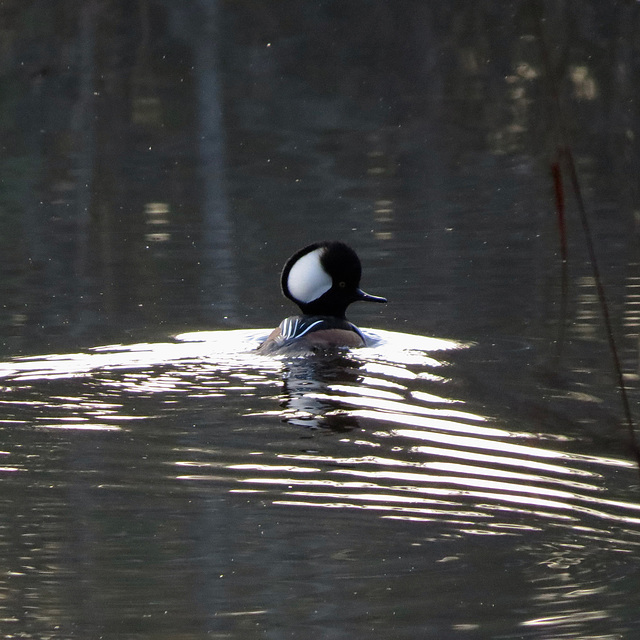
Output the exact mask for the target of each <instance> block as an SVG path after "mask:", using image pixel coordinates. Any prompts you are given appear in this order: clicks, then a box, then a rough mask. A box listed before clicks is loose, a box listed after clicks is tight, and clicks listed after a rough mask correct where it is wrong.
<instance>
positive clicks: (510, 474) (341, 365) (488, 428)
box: [0, 330, 640, 631]
mask: <svg viewBox="0 0 640 640" xmlns="http://www.w3.org/2000/svg"><path fill="white" fill-rule="evenodd" d="M266 333H267V332H266V330H264V331H263V330H255V331H224V332H201V333H190V334H183V335H181V336H177V337H176V338H175V339H174V340H172V341H167V342H164V343H155V344H146V343H145V344H133V345H110V346H104V347H97V348H94V349H90V350H88V351H86V352H83V353H75V354H49V355H44V356H38V357H31V358H15V359H13V360H11V361H8V362H4V363H1V364H0V386H1V387H2V391H3V393H2V397H1V399H0V409H1V410H2V420H1V421H0V430H2V431H3V433H4V435H5V437H4V440H3V442H4V443H5V444H4V445H3V451H2V452H0V456H1V457H0V477H1V478H3V479H4V481H5V482H9V483H12V484H13V485H14V486H15V488H16V491H34V490H49V489H48V488H51V487H69V488H71V487H74V491H78V490H80V491H81V492H82V491H84V489H81V487H84V486H86V487H90V488H91V490H93V491H100V492H106V493H107V494H109V493H112V492H115V493H119V492H123V491H125V492H132V491H133V492H139V493H141V494H143V495H144V496H147V495H149V496H152V495H157V494H160V495H163V496H166V498H165V499H175V496H180V495H185V496H187V497H188V499H189V501H191V499H192V498H193V497H195V496H198V497H201V496H203V497H207V498H211V497H213V496H221V495H227V496H229V497H232V496H237V497H242V498H243V499H246V500H247V501H248V502H249V503H250V504H255V505H262V506H267V507H270V508H271V509H273V510H281V509H285V510H287V511H290V512H292V513H300V514H301V517H302V518H303V519H304V518H306V517H307V516H305V515H304V514H308V513H310V512H311V513H314V514H315V513H322V512H325V513H327V514H328V513H330V514H332V515H335V514H352V517H357V518H358V520H359V521H363V522H366V521H367V520H369V521H376V520H377V521H378V522H385V523H388V524H391V525H392V524H393V523H396V526H400V525H402V526H411V527H416V532H423V533H422V535H424V534H426V533H427V532H428V536H429V538H430V539H431V540H436V539H441V540H450V539H452V538H456V537H462V538H472V537H473V538H477V537H478V536H485V537H487V539H489V538H491V539H495V538H496V537H500V538H506V539H511V540H514V541H515V542H517V543H518V544H519V545H522V546H524V547H526V546H528V545H531V544H532V543H531V539H532V536H542V537H543V539H546V538H548V537H549V536H552V535H553V532H558V534H559V537H557V540H561V541H562V542H557V543H556V544H555V545H554V547H553V549H554V550H553V553H552V554H551V559H550V560H549V562H554V563H562V562H566V561H568V560H567V558H574V557H576V556H578V557H579V556H580V553H584V551H583V550H585V549H589V548H591V546H592V545H596V546H597V548H603V549H607V550H610V551H613V552H618V553H620V552H622V553H633V554H635V553H637V552H638V547H639V545H640V526H638V525H640V503H639V502H638V500H637V499H636V497H635V494H634V492H633V490H628V491H621V490H620V487H621V486H625V485H626V486H628V487H632V486H634V485H635V484H636V479H637V476H636V473H637V472H636V470H635V469H634V466H633V464H632V463H631V462H629V461H628V460H625V459H621V458H618V457H616V456H614V455H606V452H602V455H600V454H593V453H592V451H588V452H585V451H584V448H583V447H580V446H579V445H580V443H579V442H576V441H575V440H574V439H572V438H571V437H568V436H565V435H564V434H563V433H561V432H559V433H546V432H543V431H540V430H539V429H537V425H536V424H535V422H533V421H532V422H531V423H529V424H523V425H522V426H521V427H519V428H514V426H513V425H512V424H511V423H510V422H508V421H505V420H504V419H502V420H498V419H495V418H492V417H491V416H490V415H489V413H490V410H489V411H487V410H486V408H485V409H483V408H479V406H478V405H477V404H474V403H471V402H469V401H467V399H465V398H464V397H463V394H460V393H459V391H456V389H458V390H459V389H460V387H461V385H460V384H454V383H458V382H459V380H457V379H456V377H457V376H459V375H460V373H459V371H458V370H457V368H456V357H457V355H458V354H463V353H465V350H467V351H469V350H473V349H474V347H473V346H472V345H463V344H460V343H456V342H454V341H447V340H438V339H431V338H424V337H420V336H411V335H405V334H400V333H392V332H383V331H376V332H373V331H369V330H367V335H368V337H369V338H370V339H371V340H372V341H375V343H376V346H375V347H372V348H367V349H360V350H354V351H350V352H348V351H347V352H336V353H330V354H317V355H309V356H304V357H296V358H290V357H289V358H286V357H266V356H261V355H258V354H256V353H255V350H254V349H255V346H256V345H257V344H259V343H260V341H261V340H262V339H263V337H264V336H265V335H266ZM514 424H519V423H516V422H514ZM21 483H22V484H21ZM9 486H12V485H11V484H10V485H9ZM20 487H22V489H20ZM616 487H617V488H616ZM310 510H311V511H310ZM50 517H52V516H50ZM0 542H1V534H0ZM565 552H566V553H568V556H567V555H564V554H565ZM588 586H590V587H592V588H593V589H596V590H597V589H599V588H602V583H601V582H599V581H598V580H594V581H593V582H592V583H591V584H590V585H588ZM545 588H546V587H545ZM549 588H551V589H554V590H556V592H557V593H556V595H557V596H558V597H557V602H560V603H564V604H558V605H557V606H556V608H555V609H553V615H551V614H550V613H549V608H548V607H542V608H541V609H540V611H541V612H543V614H544V615H540V616H539V617H535V616H533V615H531V616H529V617H528V618H526V619H524V620H523V621H522V624H523V625H524V626H523V628H524V629H537V628H540V627H541V628H545V629H546V628H548V627H550V628H552V629H556V630H560V631H562V630H564V629H566V628H570V629H572V630H573V629H574V626H575V624H574V623H575V621H574V619H573V618H572V616H573V615H574V613H573V611H574V608H575V607H576V599H578V596H575V597H574V596H571V597H569V596H567V595H566V594H567V592H568V591H571V592H577V591H578V590H579V589H583V588H586V587H585V583H584V582H580V583H578V584H576V585H575V586H574V587H573V588H572V589H568V587H567V584H566V583H562V584H559V583H557V582H554V583H553V584H551V585H550V587H549ZM540 598H541V600H540V603H541V605H542V604H543V603H545V602H546V600H545V599H544V594H543V593H542V592H541V593H540ZM581 598H582V600H584V604H580V606H579V607H578V608H577V609H575V610H579V611H582V612H586V613H588V610H589V604H588V603H589V602H590V600H589V598H587V597H586V596H581ZM556 614H557V615H556Z"/></svg>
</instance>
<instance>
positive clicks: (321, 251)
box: [257, 241, 387, 354]
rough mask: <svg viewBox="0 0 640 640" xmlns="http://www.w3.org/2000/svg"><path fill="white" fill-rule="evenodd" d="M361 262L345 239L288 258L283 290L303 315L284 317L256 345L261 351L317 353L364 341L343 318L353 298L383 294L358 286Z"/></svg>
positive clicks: (368, 298) (379, 299) (375, 298)
mask: <svg viewBox="0 0 640 640" xmlns="http://www.w3.org/2000/svg"><path fill="white" fill-rule="evenodd" d="M361 275H362V266H361V264H360V259H359V258H358V255H357V254H356V252H355V251H354V250H353V249H352V248H351V247H349V246H348V245H346V244H345V243H344V242H338V241H326V242H316V243H314V244H310V245H308V246H306V247H304V249H300V250H299V251H297V252H296V253H294V254H293V255H292V256H291V257H290V258H289V260H287V262H286V264H285V265H284V268H283V270H282V275H281V278H280V284H281V287H282V293H283V294H284V296H285V297H286V298H288V299H289V300H291V301H292V302H294V303H295V304H297V305H298V307H299V308H300V311H301V312H302V313H301V315H295V316H290V317H288V318H285V319H284V320H283V321H282V322H281V323H280V325H279V326H278V327H276V328H275V329H274V330H273V331H272V332H271V333H270V334H269V336H268V337H267V338H266V340H265V341H264V342H262V344H260V345H259V346H258V348H257V350H258V352H260V353H262V354H277V353H292V352H296V353H299V352H317V351H322V350H327V349H335V348H357V347H364V346H367V339H366V338H365V336H364V335H363V333H362V332H361V331H360V329H358V327H356V326H355V325H354V324H352V323H351V322H349V321H348V320H347V318H346V315H345V314H346V311H347V307H348V306H349V305H350V304H351V303H353V302H359V301H362V302H377V303H386V302H387V299H386V298H383V297H381V296H374V295H371V294H369V293H365V292H364V291H363V290H362V289H360V278H361Z"/></svg>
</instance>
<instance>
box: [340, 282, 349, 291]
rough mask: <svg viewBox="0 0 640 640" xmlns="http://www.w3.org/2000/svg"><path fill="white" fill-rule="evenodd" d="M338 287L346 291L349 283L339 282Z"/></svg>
mask: <svg viewBox="0 0 640 640" xmlns="http://www.w3.org/2000/svg"><path fill="white" fill-rule="evenodd" d="M338 286H339V287H340V288H341V289H344V288H345V287H346V286H347V283H346V282H338Z"/></svg>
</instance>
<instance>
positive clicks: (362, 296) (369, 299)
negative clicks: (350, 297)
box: [356, 289, 387, 302]
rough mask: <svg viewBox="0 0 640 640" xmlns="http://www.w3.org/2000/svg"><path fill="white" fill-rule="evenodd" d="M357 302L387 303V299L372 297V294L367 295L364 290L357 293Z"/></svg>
mask: <svg viewBox="0 0 640 640" xmlns="http://www.w3.org/2000/svg"><path fill="white" fill-rule="evenodd" d="M356 296H357V297H356V300H362V301H363V302H386V301H387V299H386V298H383V297H382V296H372V295H371V294H370V293H365V292H364V291H363V290H362V289H358V290H357V291H356Z"/></svg>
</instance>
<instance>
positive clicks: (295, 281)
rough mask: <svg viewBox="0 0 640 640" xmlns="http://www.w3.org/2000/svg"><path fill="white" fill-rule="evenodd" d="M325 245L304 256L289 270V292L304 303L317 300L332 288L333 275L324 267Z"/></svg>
mask: <svg viewBox="0 0 640 640" xmlns="http://www.w3.org/2000/svg"><path fill="white" fill-rule="evenodd" d="M323 251H324V247H319V248H318V249H315V250H314V251H310V252H309V253H307V254H306V255H304V256H302V258H300V259H299V260H298V261H297V262H296V263H295V264H294V265H293V267H291V270H290V271H289V277H288V278H287V287H288V288H289V293H290V294H291V295H292V296H293V297H294V298H295V299H296V300H298V301H299V302H302V303H304V304H306V303H309V302H312V301H313V300H317V299H318V298H319V297H320V296H321V295H322V294H323V293H326V292H327V291H329V289H331V286H332V285H333V281H332V280H331V276H330V275H329V274H328V273H327V272H326V271H325V270H324V269H323V268H322V264H320V256H321V255H322V252H323Z"/></svg>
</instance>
